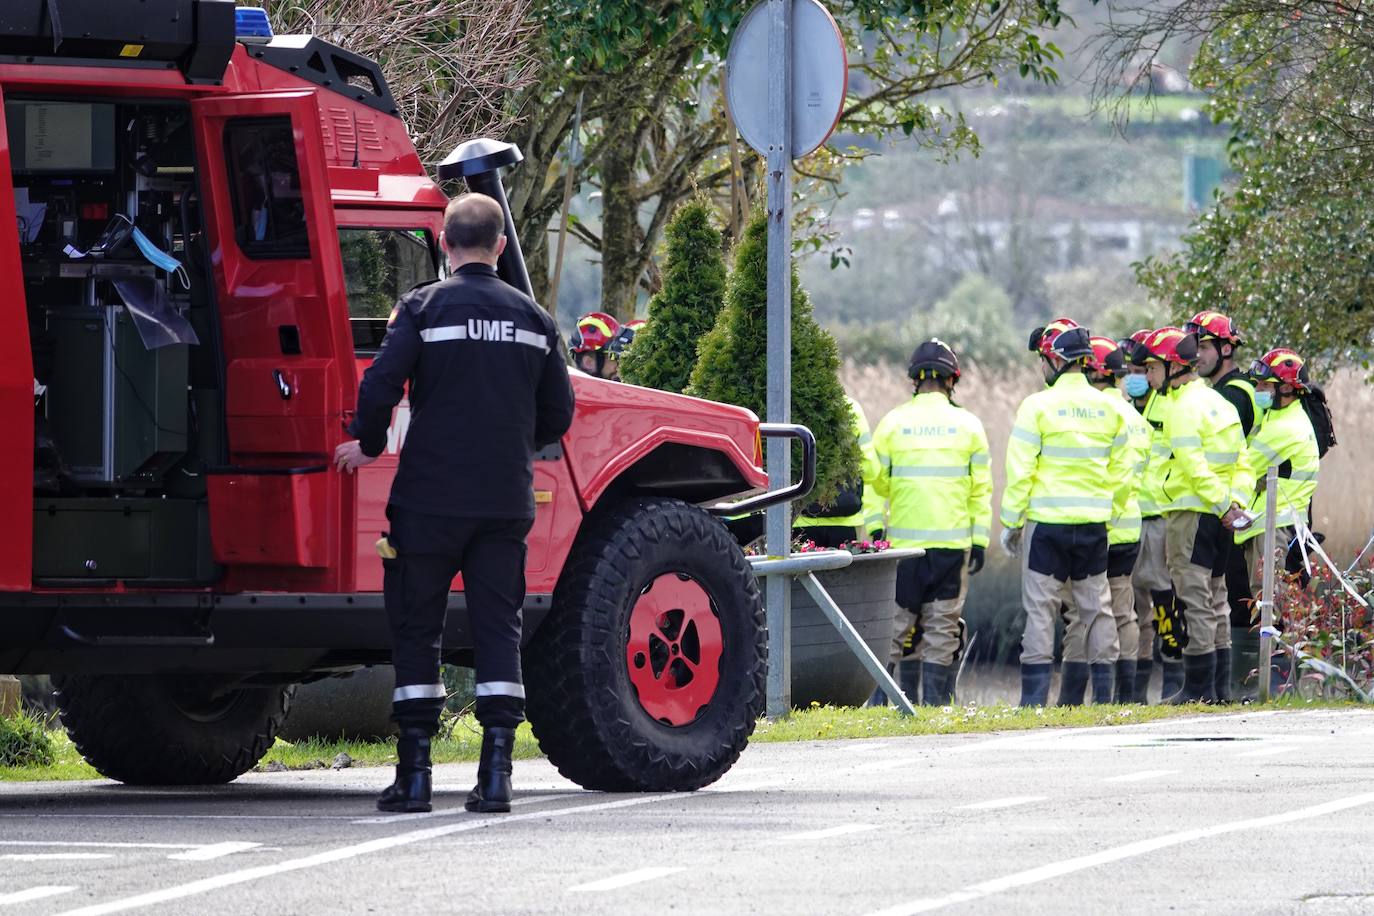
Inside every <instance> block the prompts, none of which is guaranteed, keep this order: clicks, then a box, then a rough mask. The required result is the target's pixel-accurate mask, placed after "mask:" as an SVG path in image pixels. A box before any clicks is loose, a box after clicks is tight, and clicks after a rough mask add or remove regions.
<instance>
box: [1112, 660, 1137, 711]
mask: <svg viewBox="0 0 1374 916" xmlns="http://www.w3.org/2000/svg"><path fill="white" fill-rule="evenodd" d="M1115 699H1116V702H1118V703H1121V704H1123V705H1124V704H1126V703H1134V702H1135V659H1133V658H1123V659H1121V660H1120V661H1118V662H1117V663H1116V697H1115Z"/></svg>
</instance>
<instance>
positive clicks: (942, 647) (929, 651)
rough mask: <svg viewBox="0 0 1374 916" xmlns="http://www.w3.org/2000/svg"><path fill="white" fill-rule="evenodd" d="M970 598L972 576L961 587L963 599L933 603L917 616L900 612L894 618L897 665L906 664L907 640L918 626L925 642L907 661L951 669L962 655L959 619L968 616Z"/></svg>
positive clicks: (965, 578) (904, 610) (894, 656)
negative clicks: (964, 615)
mask: <svg viewBox="0 0 1374 916" xmlns="http://www.w3.org/2000/svg"><path fill="white" fill-rule="evenodd" d="M967 594H968V575H967V574H965V575H964V577H963V580H962V582H961V583H960V586H959V597H958V598H951V599H950V600H948V601H931V602H929V603H928V604H923V605H921V609H920V610H919V611H917V612H914V613H913V612H911V611H908V610H907V609H906V608H902V607H899V608H897V615H896V617H894V618H893V620H894V623H895V625H896V627H895V632H894V633H893V634H892V658H891V661H892V663H893V664H894V665H895V664H897V663H898V662H900V661H902V649H903V648H904V646H905V645H906V641H907V638H908V637H909V636H910V635H911V633H912V630H914V629H915V628H916V627H917V625H918V624H919V625H920V629H921V638H920V640H918V641H917V643H916V646H915V651H913V652H912V654H911V655H909V656H907V659H906V660H907V661H922V662H930V663H931V664H933V665H949V664H952V663H953V662H954V653H956V652H958V651H959V618H960V617H961V616H962V615H963V613H964V598H965V596H966V595H967Z"/></svg>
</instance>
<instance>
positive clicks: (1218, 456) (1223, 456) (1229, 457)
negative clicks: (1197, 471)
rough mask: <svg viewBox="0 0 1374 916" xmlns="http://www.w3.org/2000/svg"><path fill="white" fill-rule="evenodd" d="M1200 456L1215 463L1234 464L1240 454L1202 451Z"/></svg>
mask: <svg viewBox="0 0 1374 916" xmlns="http://www.w3.org/2000/svg"><path fill="white" fill-rule="evenodd" d="M1202 457H1204V458H1206V459H1207V460H1208V461H1215V462H1216V463H1217V464H1235V463H1236V459H1237V458H1239V457H1240V456H1239V455H1238V454H1237V453H1236V452H1203V453H1202Z"/></svg>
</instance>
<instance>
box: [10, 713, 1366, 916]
mask: <svg viewBox="0 0 1374 916" xmlns="http://www.w3.org/2000/svg"><path fill="white" fill-rule="evenodd" d="M473 774H474V767H473V766H472V765H451V766H444V767H440V768H439V770H438V772H437V774H436V777H437V779H436V781H437V783H438V785H439V793H440V794H439V795H438V796H437V810H436V811H435V812H434V813H433V814H431V815H410V816H400V817H387V816H379V815H378V814H377V812H376V811H375V810H373V807H372V803H373V798H374V795H375V793H376V791H377V790H378V789H379V788H380V786H381V785H382V784H383V783H384V782H386V781H387V780H388V775H389V774H388V772H387V771H385V770H379V769H351V770H342V771H339V772H332V771H311V772H293V773H274V774H252V775H249V776H246V777H244V778H242V779H240V780H238V781H237V782H236V783H234V784H233V785H230V786H225V787H222V788H219V789H214V790H203V791H166V790H144V789H132V788H125V787H122V786H117V785H114V784H111V783H104V782H93V783H65V784H51V783H49V784H40V783H28V784H14V783H8V784H0V916H10V914H20V913H68V914H77V913H80V914H98V913H119V912H126V911H140V912H153V913H197V912H200V913H244V914H259V913H319V914H329V916H334V914H340V913H370V912H407V913H410V912H425V911H429V912H458V911H463V912H490V913H564V912H568V913H581V912H585V913H625V914H643V913H650V912H665V911H666V912H675V913H825V914H833V913H839V914H854V916H864V914H876V913H882V914H899V913H920V912H932V911H943V912H949V913H952V914H971V913H999V914H1000V913H1053V914H1078V913H1082V914H1100V913H1107V912H1122V913H1151V914H1155V913H1163V912H1171V913H1208V914H1211V913H1238V914H1239V913H1244V914H1247V916H1248V914H1269V913H1274V914H1279V913H1282V914H1323V916H1325V914H1364V913H1374V856H1371V855H1370V850H1371V840H1372V839H1374V829H1372V826H1371V825H1374V818H1372V817H1371V816H1374V713H1364V712H1347V711H1329V710H1322V711H1310V712H1273V711H1264V712H1256V713H1240V714H1236V715H1230V716H1224V717H1206V718H1198V719H1188V720H1176V721H1172V722H1161V723H1154V724H1149V725H1142V726H1132V727H1125V728H1116V729H1089V730H1059V731H1039V732H1033V733H1012V734H1005V735H981V736H978V735H974V736H951V737H943V738H902V739H881V740H871V741H833V742H817V743H813V744H790V745H787V744H769V745H757V746H755V747H752V748H750V749H749V750H748V751H747V752H746V753H745V755H744V757H743V758H742V760H741V761H740V763H739V765H738V766H736V767H735V769H734V770H732V771H731V772H730V773H729V774H728V775H727V776H726V778H725V779H723V780H721V782H719V783H718V784H717V785H715V786H713V787H711V788H709V789H706V790H703V791H701V792H697V793H694V794H691V795H621V796H615V795H600V794H594V793H587V792H581V791H579V790H578V789H576V787H574V786H572V785H571V784H569V783H567V782H565V781H563V780H562V779H560V778H559V777H558V776H557V774H556V773H555V772H554V771H553V769H552V768H551V767H550V766H549V765H548V764H546V763H544V762H542V761H530V762H517V764H516V788H517V792H518V793H519V797H518V799H517V807H516V809H515V811H514V812H513V813H512V814H510V815H505V816H499V815H496V816H492V815H488V816H481V815H470V814H467V813H465V812H464V811H463V810H462V801H463V796H464V794H465V793H466V791H467V789H468V788H469V786H470V784H471V782H472V779H473Z"/></svg>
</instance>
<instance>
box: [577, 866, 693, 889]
mask: <svg viewBox="0 0 1374 916" xmlns="http://www.w3.org/2000/svg"><path fill="white" fill-rule="evenodd" d="M680 871H686V869H684V868H663V867H654V868H640V869H637V870H635V871H627V872H625V874H623V875H612V876H611V877H609V878H602V879H601V880H600V881H592V882H590V883H588V884H579V885H577V887H570V888H568V893H570V894H577V893H583V892H589V891H613V890H615V889H616V888H618V887H628V886H629V885H631V884H642V883H643V882H645V881H653V880H654V879H655V878H663V877H666V876H668V875H675V874H677V873H678V872H680Z"/></svg>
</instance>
